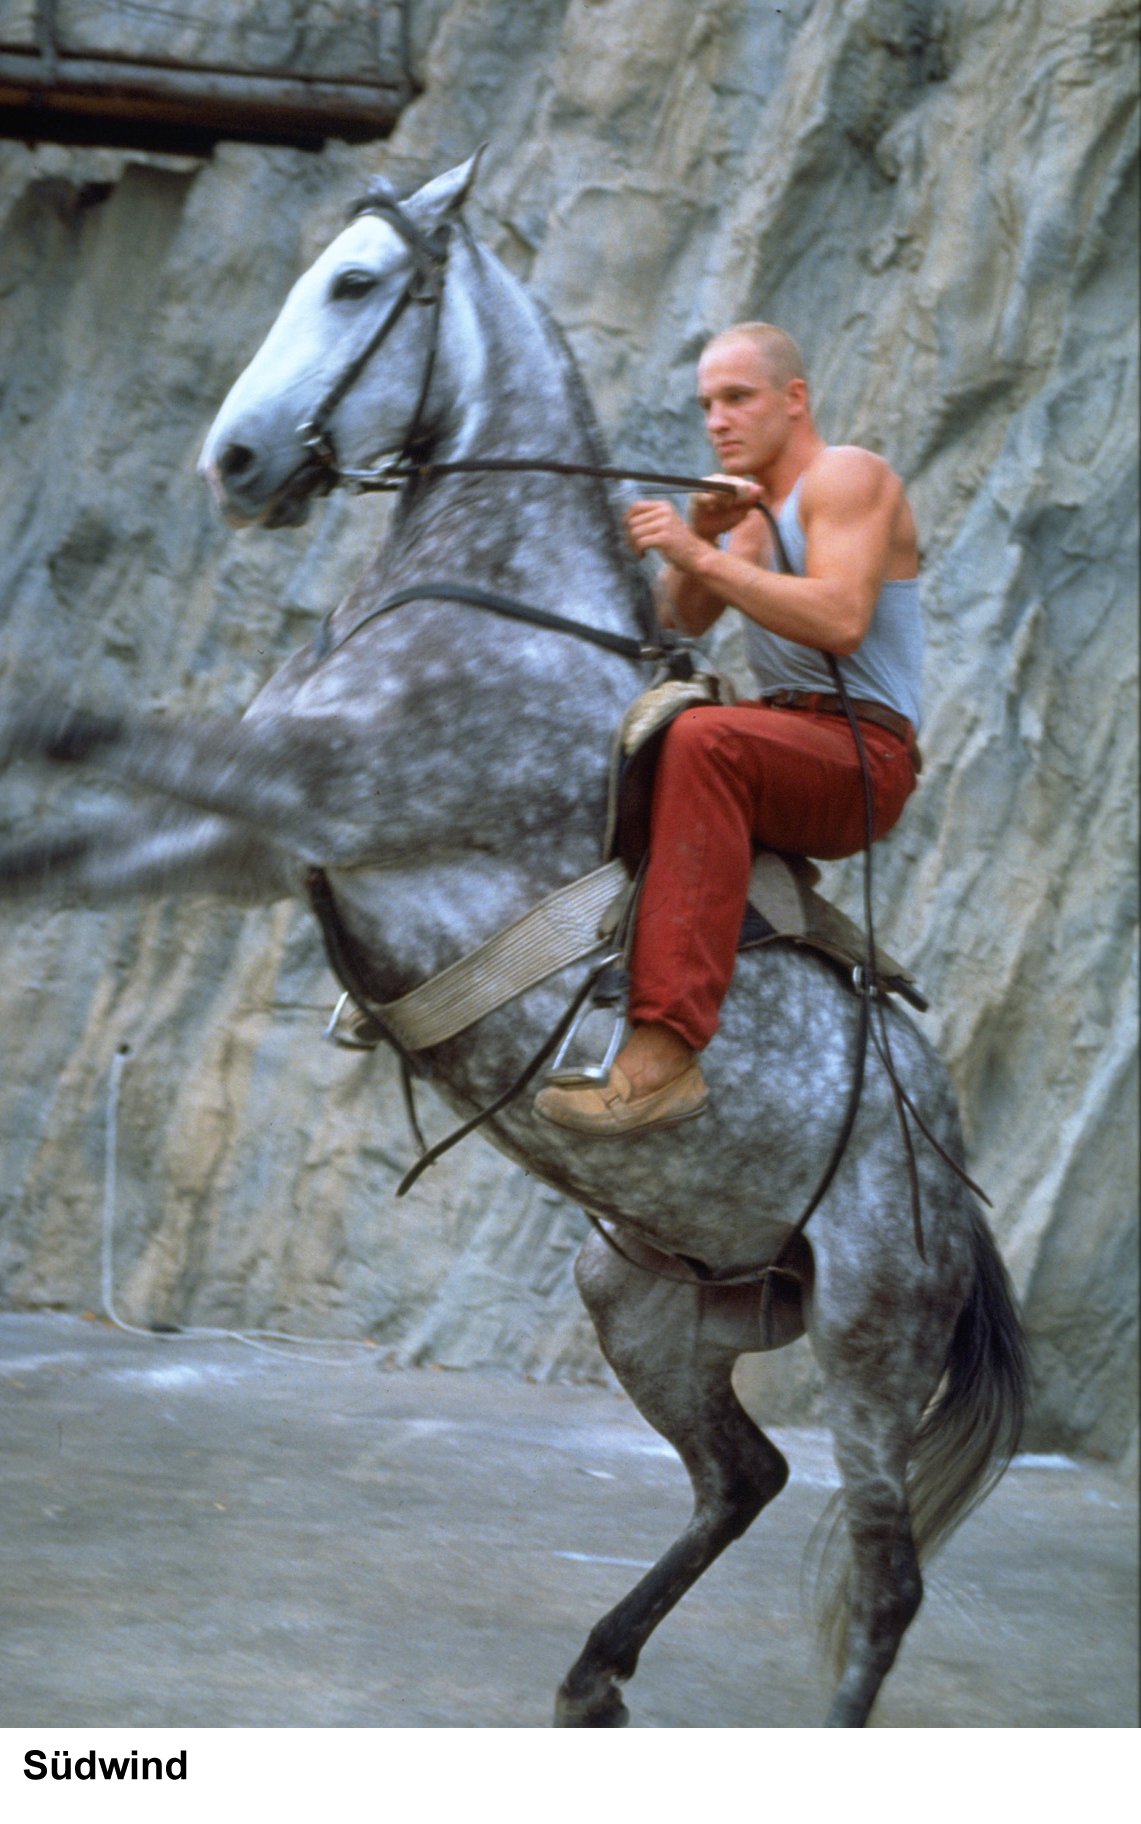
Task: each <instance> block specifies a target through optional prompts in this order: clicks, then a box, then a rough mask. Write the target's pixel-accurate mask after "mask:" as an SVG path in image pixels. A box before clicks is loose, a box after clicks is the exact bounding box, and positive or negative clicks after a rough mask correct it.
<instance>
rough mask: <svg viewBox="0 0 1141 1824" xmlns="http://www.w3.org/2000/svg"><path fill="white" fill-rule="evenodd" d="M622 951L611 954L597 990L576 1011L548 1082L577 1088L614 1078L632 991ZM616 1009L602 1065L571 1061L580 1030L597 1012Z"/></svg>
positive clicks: (604, 964) (553, 1062)
mask: <svg viewBox="0 0 1141 1824" xmlns="http://www.w3.org/2000/svg"><path fill="white" fill-rule="evenodd" d="M621 963H622V953H621V951H619V950H616V951H615V952H614V955H613V956H608V957H607V958H606V959H605V961H604V963H603V964H602V969H601V973H600V974H599V977H598V980H597V981H596V982H595V984H594V987H593V989H592V990H591V992H590V994H589V995H588V996H587V998H586V1000H585V1001H584V1002H583V1004H582V1006H581V1007H580V1008H579V1010H578V1012H577V1013H576V1014H575V1017H574V1019H573V1020H572V1021H571V1024H570V1026H569V1027H568V1028H567V1031H566V1033H565V1034H564V1037H563V1039H562V1042H561V1044H560V1045H559V1048H558V1050H557V1051H556V1053H555V1055H554V1057H553V1058H552V1059H551V1062H550V1065H549V1066H548V1068H547V1070H546V1071H545V1072H544V1076H543V1080H544V1082H546V1083H557V1084H559V1085H560V1086H561V1087H562V1088H564V1089H573V1088H575V1087H576V1086H577V1085H580V1084H588V1083H605V1082H607V1081H608V1079H609V1077H610V1067H611V1065H612V1064H613V1062H614V1060H615V1058H616V1057H617V1056H618V1053H619V1052H620V1051H621V1049H622V1040H623V1038H624V1037H625V1035H626V997H627V992H628V990H629V985H630V983H629V977H628V975H627V973H626V970H625V969H624V968H622V967H621ZM610 1009H613V1010H614V1011H613V1013H612V1014H611V1019H610V1033H609V1037H608V1038H607V1041H606V1047H605V1050H604V1051H603V1054H602V1061H601V1063H599V1064H567V1063H566V1062H565V1060H566V1057H567V1054H568V1053H569V1052H570V1049H571V1047H572V1045H573V1044H574V1041H575V1039H576V1037H577V1036H578V1033H579V1030H580V1028H581V1027H582V1026H584V1025H585V1023H586V1021H587V1020H589V1019H591V1018H592V1017H593V1016H594V1015H595V1014H597V1013H600V1012H603V1011H609V1010H610Z"/></svg>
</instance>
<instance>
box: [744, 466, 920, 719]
mask: <svg viewBox="0 0 1141 1824" xmlns="http://www.w3.org/2000/svg"><path fill="white" fill-rule="evenodd" d="M803 480H804V477H803V476H800V477H799V478H798V480H797V483H796V486H795V487H794V488H793V490H792V493H791V494H790V495H789V497H788V499H787V500H786V501H785V503H784V505H783V507H782V508H781V510H780V512H779V513H778V514H777V525H778V526H779V527H780V533H781V537H782V538H783V539H784V546H785V550H786V551H787V552H788V561H789V563H790V564H791V565H792V567H793V570H794V571H795V572H796V574H797V576H803V575H804V562H805V557H806V554H807V549H808V541H807V540H806V538H805V536H804V528H803V527H802V525H801V523H800V486H801V482H802V481H803ZM745 650H746V652H747V653H748V657H749V663H750V664H751V665H752V668H753V671H754V673H755V675H756V679H757V683H758V685H759V687H760V694H761V695H762V696H766V695H767V694H768V693H769V692H770V691H774V690H825V691H829V692H834V691H835V688H836V686H835V684H834V682H833V679H832V674H831V672H830V671H829V669H828V662H827V660H826V659H825V657H824V654H823V653H821V652H816V651H814V649H813V648H812V647H811V646H801V645H799V644H798V643H797V642H796V641H795V640H785V639H782V638H781V636H780V635H779V634H777V633H769V632H768V630H767V629H766V628H764V627H758V625H757V623H756V621H751V620H749V619H748V617H747V616H746V617H745ZM839 664H840V675H841V677H842V678H843V680H844V683H845V684H846V685H847V687H848V689H849V691H850V692H851V694H852V695H853V696H854V697H864V698H867V699H869V700H870V701H872V702H874V703H884V704H886V705H887V707H888V708H889V709H894V710H897V711H898V712H899V714H900V715H901V716H906V717H907V720H908V721H909V722H910V723H912V725H913V726H914V727H915V728H918V727H919V722H920V714H921V698H920V680H921V677H922V672H923V615H922V609H921V606H920V600H919V579H918V577H905V578H901V579H899V580H897V581H894V582H886V583H884V585H883V588H882V589H881V590H880V594H879V600H878V601H877V602H876V605H875V612H874V613H873V615H872V624H871V626H870V627H869V628H868V631H867V633H866V634H865V635H864V638H863V640H862V642H861V644H860V646H859V648H858V650H857V651H856V652H854V653H852V654H851V656H850V657H849V658H846V659H841V660H840V661H839Z"/></svg>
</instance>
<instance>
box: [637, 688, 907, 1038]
mask: <svg viewBox="0 0 1141 1824" xmlns="http://www.w3.org/2000/svg"><path fill="white" fill-rule="evenodd" d="M734 701H736V697H735V693H734V691H733V687H732V685H731V684H730V683H729V681H728V680H727V679H726V678H723V677H721V676H719V675H718V674H717V673H716V672H708V671H697V670H695V669H694V667H693V663H692V660H691V659H690V658H689V655H688V654H684V655H681V656H680V662H679V660H678V659H675V660H674V675H672V676H669V677H665V678H662V679H660V680H658V681H656V682H655V683H653V684H652V685H651V686H650V688H649V689H648V690H646V691H643V693H642V694H641V696H639V697H636V698H635V700H634V702H633V703H632V704H631V705H630V708H629V709H628V710H627V712H626V714H625V716H624V717H623V719H622V723H621V725H620V727H619V730H618V735H617V738H616V740H615V744H614V751H613V755H612V760H611V783H610V802H609V807H608V815H607V838H606V849H605V853H606V855H607V857H608V858H609V857H611V856H617V857H618V858H619V859H620V860H621V861H623V862H624V863H625V865H626V867H627V869H628V871H629V873H630V875H631V876H632V877H636V876H637V873H638V870H639V868H640V867H641V865H642V863H643V861H644V859H645V856H646V853H647V851H648V849H649V842H650V807H651V804H652V801H653V790H654V775H655V772H656V770H657V764H658V760H659V758H660V755H661V750H662V743H663V741H664V740H665V736H666V730H667V729H668V728H669V726H670V724H671V723H672V722H673V721H674V720H675V719H676V717H678V716H679V715H681V713H682V711H683V710H686V709H695V708H701V707H703V706H708V705H712V704H721V703H732V702H734ZM819 881H820V870H819V868H817V867H816V866H815V864H814V863H813V862H811V861H809V860H807V859H806V858H805V857H804V856H800V855H781V854H777V852H776V851H775V850H773V849H758V850H757V852H756V857H755V860H754V863H753V871H752V875H751V878H750V881H749V902H748V906H747V909H746V913H745V920H744V923H743V925H742V927H741V936H740V939H739V941H738V949H739V950H752V949H756V948H759V947H760V946H761V945H764V944H773V943H778V942H779V943H785V944H790V945H793V946H799V947H801V948H804V949H807V950H812V951H814V952H815V953H816V954H817V955H818V956H821V957H823V958H824V959H825V961H827V962H830V963H832V964H833V965H834V966H835V967H836V969H837V970H838V971H839V973H840V974H841V975H842V976H843V977H844V978H845V979H846V980H847V981H848V982H849V983H850V984H851V985H852V986H853V987H855V986H857V985H858V984H859V982H860V981H861V980H862V977H863V973H864V971H865V970H866V968H867V960H868V942H867V937H866V935H865V933H864V932H863V931H862V930H861V928H860V926H859V925H857V924H855V923H854V922H853V920H852V919H850V918H848V917H847V915H846V914H845V913H843V912H841V911H840V909H839V907H838V906H834V905H832V904H831V903H830V901H828V900H826V899H825V898H823V896H822V895H821V894H819V893H818V892H817V891H816V887H817V885H818V883H819ZM873 984H874V986H875V987H876V988H878V989H880V990H882V991H883V992H885V993H889V994H899V995H902V997H903V998H904V1000H906V1001H908V1002H910V1004H911V1006H913V1007H915V1008H917V1009H918V1010H919V1011H920V1012H925V1011H926V1009H927V1006H928V1002H927V1000H926V998H925V996H924V995H923V994H922V993H921V991H920V989H919V987H918V986H917V984H916V982H915V978H914V977H913V976H912V975H911V973H910V971H909V970H907V969H905V968H904V967H903V965H902V964H901V963H898V962H896V961H895V960H894V958H892V957H890V956H888V954H887V953H886V951H884V950H883V949H881V948H880V946H879V945H878V944H877V946H876V969H875V973H874V976H873Z"/></svg>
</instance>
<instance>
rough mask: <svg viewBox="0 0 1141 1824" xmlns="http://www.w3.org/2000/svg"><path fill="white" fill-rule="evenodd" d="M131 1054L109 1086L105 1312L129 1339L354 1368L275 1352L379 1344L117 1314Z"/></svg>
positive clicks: (122, 1054)
mask: <svg viewBox="0 0 1141 1824" xmlns="http://www.w3.org/2000/svg"><path fill="white" fill-rule="evenodd" d="M130 1055H131V1048H130V1046H129V1045H120V1046H119V1048H118V1050H117V1051H116V1053H115V1056H114V1057H113V1059H112V1060H111V1076H110V1080H109V1083H108V1087H107V1114H106V1120H105V1142H104V1149H103V1243H102V1294H103V1311H104V1314H105V1315H106V1317H107V1318H108V1319H109V1320H110V1322H111V1323H112V1324H114V1326H115V1328H116V1329H117V1330H123V1331H125V1332H126V1333H127V1335H128V1336H145V1337H148V1338H149V1339H150V1340H151V1341H152V1342H153V1341H156V1340H157V1341H163V1342H187V1341H189V1342H202V1341H224V1342H231V1343H244V1344H245V1345H246V1346H247V1348H250V1349H258V1350H261V1351H262V1353H263V1354H265V1355H277V1356H281V1357H283V1358H284V1359H285V1360H286V1361H290V1362H313V1363H314V1364H316V1365H317V1366H319V1367H324V1368H327V1367H333V1368H348V1367H350V1366H351V1363H349V1362H347V1361H344V1362H339V1361H332V1362H330V1361H329V1360H328V1358H327V1357H322V1356H317V1355H310V1356H307V1355H299V1354H298V1353H297V1349H296V1348H295V1347H291V1348H289V1349H275V1348H274V1347H273V1346H272V1345H273V1344H274V1343H289V1344H293V1345H300V1346H301V1347H309V1348H318V1349H353V1350H359V1349H374V1348H375V1344H373V1343H370V1342H368V1341H367V1340H366V1339H365V1338H363V1337H360V1338H356V1337H351V1336H290V1335H289V1334H288V1333H287V1332H285V1331H282V1330H250V1331H241V1330H222V1329H214V1328H211V1327H208V1326H205V1325H192V1326H189V1327H188V1328H186V1329H181V1328H171V1329H169V1330H165V1329H164V1330H151V1329H147V1328H145V1327H143V1326H140V1325H138V1324H129V1323H127V1321H126V1319H125V1318H121V1317H120V1316H119V1314H118V1312H117V1311H116V1309H115V1292H114V1282H115V1260H114V1247H115V1206H116V1198H117V1179H118V1152H119V1086H120V1083H121V1082H122V1078H123V1072H124V1070H125V1069H126V1068H127V1059H128V1058H129V1057H130Z"/></svg>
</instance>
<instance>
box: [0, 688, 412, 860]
mask: <svg viewBox="0 0 1141 1824" xmlns="http://www.w3.org/2000/svg"><path fill="white" fill-rule="evenodd" d="M354 732H355V731H354V729H353V727H352V724H351V722H350V721H349V719H348V718H347V717H344V718H335V717H331V716H330V717H307V716H295V715H290V714H287V713H283V712H277V713H262V714H260V715H257V716H245V717H242V718H241V719H240V720H239V719H238V718H236V717H227V716H217V715H204V716H198V717H186V718H174V717H170V718H168V717H159V716H154V717H143V716H135V715H131V714H127V713H124V714H105V713H102V712H97V711H90V710H85V709H73V708H66V707H65V708H60V707H59V705H58V704H55V703H38V704H32V705H31V706H29V707H27V708H24V709H21V710H18V711H14V712H12V711H9V712H7V713H6V714H0V765H7V764H10V763H11V762H12V761H14V760H31V761H39V762H42V763H48V764H53V765H64V766H87V767H90V768H91V769H92V770H93V771H95V772H98V773H99V774H100V775H101V776H103V777H105V778H108V779H112V780H114V781H116V782H117V783H119V784H123V785H131V786H139V787H142V788H143V790H145V791H148V792H152V793H155V794H156V795H158V796H159V797H162V798H166V799H168V800H172V801H174V803H176V804H181V805H184V806H192V807H194V808H195V809H197V810H199V811H205V812H207V813H209V814H211V815H213V816H220V817H223V818H226V819H229V820H231V821H233V822H236V823H238V824H242V825H244V826H246V827H247V828H248V829H249V830H251V831H253V832H255V833H257V834H258V835H259V836H260V838H261V839H262V840H263V841H264V842H267V843H270V844H278V845H280V847H281V848H282V849H283V850H286V851H288V852H289V853H290V854H292V855H294V856H296V857H298V858H300V859H303V860H308V861H316V862H319V863H328V864H330V865H333V864H335V863H337V862H345V863H347V864H351V863H352V862H355V861H357V860H358V859H359V858H360V857H361V855H362V853H367V852H368V848H369V845H370V842H371V841H373V840H375V834H376V827H377V822H378V816H379V813H378V809H377V804H378V790H379V786H378V778H377V776H376V765H377V763H376V762H375V759H374V755H373V752H372V746H373V745H374V744H371V745H370V743H369V742H368V741H367V740H365V739H363V738H361V739H356V740H354Z"/></svg>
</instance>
